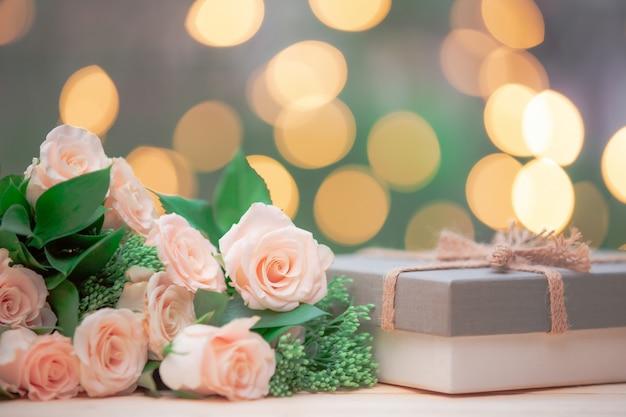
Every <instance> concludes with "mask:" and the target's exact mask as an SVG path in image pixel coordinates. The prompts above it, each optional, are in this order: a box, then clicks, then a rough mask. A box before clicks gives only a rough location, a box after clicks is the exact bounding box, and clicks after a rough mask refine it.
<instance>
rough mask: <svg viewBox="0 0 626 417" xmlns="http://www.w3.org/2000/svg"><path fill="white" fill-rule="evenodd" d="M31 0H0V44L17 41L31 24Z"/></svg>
mask: <svg viewBox="0 0 626 417" xmlns="http://www.w3.org/2000/svg"><path fill="white" fill-rule="evenodd" d="M34 20H35V2H34V1H33V0H3V1H0V46H1V45H8V44H10V43H13V42H16V41H18V40H19V39H20V38H22V36H24V35H25V34H26V33H27V32H28V31H29V30H30V28H31V27H32V26H33V21H34Z"/></svg>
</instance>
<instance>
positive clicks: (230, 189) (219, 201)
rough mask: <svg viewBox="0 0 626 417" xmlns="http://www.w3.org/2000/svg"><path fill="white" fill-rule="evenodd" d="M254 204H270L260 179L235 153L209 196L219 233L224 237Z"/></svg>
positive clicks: (263, 183)
mask: <svg viewBox="0 0 626 417" xmlns="http://www.w3.org/2000/svg"><path fill="white" fill-rule="evenodd" d="M256 202H261V203H266V204H271V203H272V199H271V198H270V192H269V190H268V189H267V185H266V184H265V181H264V180H263V178H261V176H260V175H259V174H257V172H256V171H255V170H254V169H253V168H252V167H251V166H250V164H248V160H247V159H246V157H245V156H244V154H243V153H242V152H241V150H239V151H237V153H235V156H234V157H233V159H232V160H231V161H230V163H229V164H228V165H226V167H225V168H224V171H223V172H222V176H221V177H220V180H219V181H218V183H217V185H216V187H215V193H214V194H213V203H214V204H213V206H214V207H215V213H214V214H215V220H216V223H217V227H218V229H219V230H220V233H221V234H222V235H223V234H224V233H226V232H227V231H228V229H230V227H231V226H232V225H233V224H235V223H237V222H238V221H239V219H240V218H241V216H242V215H243V214H244V213H245V212H246V211H247V210H248V208H249V207H250V205H252V203H256ZM220 237H221V236H220Z"/></svg>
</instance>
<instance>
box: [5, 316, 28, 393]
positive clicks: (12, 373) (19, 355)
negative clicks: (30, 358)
mask: <svg viewBox="0 0 626 417" xmlns="http://www.w3.org/2000/svg"><path fill="white" fill-rule="evenodd" d="M36 339H37V335H36V334H35V332H33V331H32V330H29V329H27V328H24V327H15V328H13V329H9V330H6V331H4V332H3V333H2V334H0V387H2V389H4V390H5V391H7V392H12V393H17V394H20V395H26V390H25V389H24V388H23V387H22V383H21V382H22V368H23V367H24V359H25V358H26V352H27V351H28V349H29V348H30V347H31V346H32V344H33V343H34V342H35V340H36Z"/></svg>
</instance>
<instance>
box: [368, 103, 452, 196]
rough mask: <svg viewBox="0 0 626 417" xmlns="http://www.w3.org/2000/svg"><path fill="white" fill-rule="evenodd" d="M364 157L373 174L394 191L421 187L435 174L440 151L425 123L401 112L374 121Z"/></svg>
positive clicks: (431, 131)
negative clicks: (367, 160)
mask: <svg viewBox="0 0 626 417" xmlns="http://www.w3.org/2000/svg"><path fill="white" fill-rule="evenodd" d="M367 157H368V159H369V162H370V165H371V167H372V170H373V171H374V173H375V174H376V175H377V176H378V177H380V178H382V179H383V180H385V181H386V182H388V183H389V186H390V187H391V188H393V189H395V190H397V191H403V192H409V191H415V190H417V189H419V188H423V187H424V186H425V185H427V184H428V183H429V182H430V181H431V180H432V179H433V177H434V176H435V174H436V173H437V169H438V168H439V164H440V162H441V149H440V147H439V142H438V140H437V134H436V133H435V131H434V130H433V128H432V127H431V126H430V124H428V122H427V121H426V120H424V119H423V118H421V117H420V116H418V115H417V114H415V113H411V112H407V111H402V112H395V113H390V114H388V115H386V116H385V117H383V118H381V119H380V120H378V121H377V122H376V124H375V125H374V126H373V127H372V130H371V131H370V134H369V137H368V139H367Z"/></svg>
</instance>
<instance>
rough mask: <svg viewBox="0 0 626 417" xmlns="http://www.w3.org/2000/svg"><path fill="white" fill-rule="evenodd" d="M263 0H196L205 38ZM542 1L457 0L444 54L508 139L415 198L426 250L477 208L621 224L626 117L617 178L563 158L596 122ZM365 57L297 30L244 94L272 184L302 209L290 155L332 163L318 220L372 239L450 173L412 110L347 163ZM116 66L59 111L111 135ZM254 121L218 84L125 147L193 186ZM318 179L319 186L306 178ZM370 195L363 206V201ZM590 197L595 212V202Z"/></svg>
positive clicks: (328, 14) (8, 28) (145, 169)
mask: <svg viewBox="0 0 626 417" xmlns="http://www.w3.org/2000/svg"><path fill="white" fill-rule="evenodd" d="M308 4H309V7H310V9H311V11H312V14H313V16H314V17H315V18H317V19H318V20H319V21H320V22H322V23H323V24H324V25H326V26H327V27H329V28H332V29H333V30H337V31H343V32H358V31H366V30H369V29H372V28H374V27H375V26H376V25H378V24H380V23H381V22H383V21H384V19H385V17H386V16H387V14H388V13H389V11H390V10H391V8H392V7H393V5H392V2H391V0H341V1H339V0H309V2H308ZM264 13H265V5H264V2H263V0H196V1H195V2H193V3H192V4H191V6H190V7H189V9H188V11H187V14H186V19H185V23H184V25H185V30H186V31H187V33H188V35H189V36H190V37H191V38H193V39H194V40H196V41H197V42H199V43H201V44H203V45H206V46H207V47H208V48H229V47H233V46H236V45H240V44H242V43H244V42H246V41H248V40H249V39H251V38H252V37H254V36H255V34H256V33H257V31H258V30H259V29H260V27H261V26H262V24H263V20H264ZM35 17H36V4H35V2H34V1H33V0H4V1H2V2H0V47H1V46H2V45H7V44H10V43H15V42H18V41H19V39H20V38H21V37H22V36H23V35H24V34H25V33H27V32H28V30H29V29H30V27H31V26H32V25H33V24H36V18H35ZM544 31H545V28H544V21H543V16H542V14H541V11H540V9H539V8H538V6H537V5H536V4H535V3H534V1H533V0H515V1H512V0H511V1H506V2H503V1H501V0H455V1H454V3H453V6H452V8H451V9H450V31H449V33H448V34H447V36H446V37H445V38H444V39H443V40H442V42H441V45H440V50H439V58H440V61H439V66H440V69H441V71H442V73H443V74H444V76H445V78H446V80H447V81H448V82H449V84H450V85H451V86H453V87H454V88H455V89H456V90H458V92H460V93H461V94H464V95H468V96H473V97H476V98H478V99H481V100H483V101H484V112H483V122H484V128H485V132H486V136H487V137H488V139H485V140H491V142H492V143H493V145H494V146H495V147H496V148H497V150H498V151H497V152H494V153H491V154H489V155H485V156H484V157H482V158H481V159H480V160H478V161H476V162H475V163H474V165H473V167H472V169H471V170H470V172H469V173H468V174H467V178H466V180H465V194H466V195H465V198H466V202H467V204H466V205H461V204H459V203H456V202H453V201H447V200H441V199H439V200H436V201H431V202H426V203H424V204H422V205H421V206H420V207H417V208H416V210H415V212H414V214H413V215H412V216H411V218H410V219H409V221H408V223H407V224H406V225H405V227H404V230H405V236H404V247H405V248H407V249H428V248H430V247H432V245H433V242H434V234H433V232H434V231H436V230H439V229H441V228H444V227H450V226H451V225H452V226H453V227H454V228H455V229H457V231H459V232H461V233H463V234H465V235H467V236H470V237H471V236H473V234H474V226H473V224H474V222H475V221H476V219H477V220H478V221H480V222H481V223H483V224H484V225H486V226H488V227H489V228H491V229H494V230H501V229H505V228H506V227H508V225H509V223H510V222H511V221H512V220H515V221H517V222H518V223H520V224H522V225H524V226H525V227H527V228H529V229H531V230H534V231H540V230H541V229H543V228H546V227H547V228H550V229H555V230H557V231H560V230H563V229H565V228H566V227H568V226H570V225H572V224H575V225H576V226H577V227H578V228H579V229H581V231H582V232H583V235H584V236H585V237H586V239H588V240H589V241H591V242H592V244H594V245H597V246H599V245H600V244H601V243H602V241H603V240H604V239H605V236H606V235H607V233H608V228H609V220H610V219H609V210H608V205H607V201H606V200H605V198H604V197H603V195H602V192H601V191H600V189H599V187H600V186H601V185H604V186H606V188H607V189H608V190H609V191H610V193H611V194H612V196H613V197H614V198H616V199H617V200H619V201H621V202H624V203H626V175H625V174H626V166H625V165H624V164H623V163H622V161H621V159H622V155H624V152H626V128H624V129H621V130H619V131H617V132H615V134H614V136H613V137H612V138H610V140H609V141H608V144H607V146H606V148H605V149H604V153H603V157H602V162H601V169H602V178H603V180H604V184H594V183H592V182H591V181H581V182H577V183H573V182H572V180H571V179H570V177H569V175H568V173H567V171H566V168H567V167H568V166H570V165H572V164H574V163H575V162H576V161H577V159H578V157H579V155H580V152H581V150H582V147H583V143H584V138H585V127H584V123H583V120H582V117H581V115H580V112H579V111H578V109H577V107H576V105H575V104H574V103H573V102H572V101H571V100H570V99H569V98H568V97H566V96H565V95H563V94H562V93H560V92H558V91H554V90H551V89H550V82H549V77H548V75H547V73H546V71H545V69H544V68H543V66H542V64H541V62H540V61H539V60H538V59H537V58H536V57H534V56H533V55H532V53H531V52H530V51H529V49H531V48H533V47H535V46H537V45H539V44H540V43H541V42H542V41H543V38H544ZM352 71H356V69H354V68H350V67H349V65H348V62H347V60H346V58H345V56H344V52H343V51H341V50H340V49H339V48H338V47H336V46H334V45H332V44H330V43H328V42H324V41H321V40H305V41H299V42H295V43H293V44H291V45H289V46H287V47H285V48H284V49H282V50H280V51H279V52H278V53H276V54H275V55H273V56H272V57H271V58H270V59H269V60H267V61H266V62H259V63H258V66H257V68H256V70H255V71H252V72H251V73H250V74H249V76H248V79H247V82H246V89H245V94H246V97H245V99H246V102H247V104H248V106H249V108H250V109H251V110H252V111H253V113H254V114H255V115H256V116H257V117H258V118H259V119H261V120H262V121H263V122H264V123H267V124H268V125H270V126H272V131H273V141H274V144H275V146H276V149H277V150H278V153H279V155H280V158H273V157H271V156H269V155H263V154H254V155H249V156H248V161H249V162H250V164H251V165H252V167H253V168H255V169H256V170H257V172H259V174H260V175H261V176H263V177H264V179H265V180H266V182H267V184H268V187H269V189H270V193H271V197H272V200H273V202H274V204H276V205H277V206H279V207H281V208H282V209H283V210H284V211H285V212H286V213H287V214H288V215H289V216H290V217H292V218H294V217H295V216H296V214H297V213H298V210H299V208H300V204H301V195H300V193H301V192H304V191H303V190H301V188H300V185H299V184H298V182H297V181H296V180H295V179H294V177H293V175H292V173H291V171H292V169H293V167H295V168H297V169H304V170H319V169H322V168H327V167H331V166H333V167H335V166H336V167H335V168H333V169H332V170H330V171H329V173H328V175H327V176H325V178H324V179H323V180H322V181H321V182H320V183H319V184H318V185H317V188H316V189H315V190H313V191H312V192H313V193H314V198H313V216H314V221H315V223H316V225H317V227H318V228H319V230H320V231H321V232H322V233H323V234H324V236H325V237H326V238H327V239H329V240H330V241H332V242H335V243H337V244H339V245H343V246H348V247H350V246H357V245H365V244H367V243H368V242H369V241H370V240H372V239H373V238H374V237H375V236H376V235H377V234H378V233H379V232H380V231H381V229H382V228H384V227H385V224H386V222H388V221H389V215H390V210H391V205H392V203H393V201H392V200H393V198H394V195H395V194H397V193H403V194H419V193H420V190H422V189H424V188H425V187H427V186H428V185H429V184H430V183H431V182H432V181H433V179H434V178H435V177H436V176H437V174H438V173H439V170H440V168H441V165H442V151H441V144H440V139H439V138H438V134H437V129H435V128H434V127H433V126H432V125H431V124H430V123H429V121H428V120H427V119H426V118H425V117H424V116H422V115H420V114H417V113H416V112H414V111H411V110H410V109H403V110H398V111H392V112H389V113H387V114H385V115H383V116H382V117H380V118H378V119H377V120H376V121H375V122H374V123H373V125H372V127H371V128H370V129H369V131H368V132H367V134H366V135H365V137H366V155H367V160H366V161H362V162H360V163H357V164H354V163H345V164H344V163H342V161H343V159H344V158H345V157H346V155H347V154H348V153H349V152H350V151H351V149H352V148H353V146H354V145H355V141H356V138H357V134H356V126H357V125H358V120H359V117H361V116H360V115H359V114H356V113H354V111H353V110H352V109H351V108H350V106H349V105H348V104H346V102H344V101H343V100H342V99H341V98H340V96H341V93H342V91H343V89H344V87H345V85H346V82H347V80H348V78H349V76H350V74H351V72H352ZM119 101H120V100H119V93H118V87H117V86H116V81H115V80H114V79H112V78H111V76H110V75H109V74H108V73H107V71H106V70H105V68H103V66H100V65H90V66H86V67H83V68H79V69H77V70H76V71H75V72H74V73H72V74H68V77H67V80H66V82H65V84H64V86H63V88H62V90H61V92H60V96H59V120H60V122H64V123H70V124H74V125H78V126H82V127H85V128H87V129H89V130H91V131H93V132H94V133H96V134H98V135H100V136H101V137H102V138H103V140H106V134H107V132H108V130H109V129H110V128H111V126H113V125H114V123H115V122H116V119H117V116H118V113H119V112H120V108H119ZM245 129H246V126H245V125H244V123H243V121H242V117H241V115H240V114H239V113H238V111H237V109H236V108H235V107H233V106H232V105H231V104H229V103H227V102H225V101H220V100H213V99H210V98H208V99H207V100H206V101H202V102H200V103H196V104H195V105H193V106H192V107H190V108H188V109H187V110H186V111H185V112H184V113H183V114H182V116H181V117H180V119H179V120H178V122H177V124H176V126H174V128H173V132H174V133H173V137H172V142H171V147H167V148H164V147H154V146H147V145H142V146H139V147H137V148H135V149H134V150H132V151H131V152H130V153H129V154H128V155H126V158H127V159H128V161H129V163H130V164H131V166H132V167H133V169H134V170H135V173H136V175H137V176H138V177H139V178H140V179H141V181H142V182H143V183H144V185H146V186H147V187H148V188H150V189H153V190H155V191H158V192H161V193H166V194H178V195H181V196H183V197H189V198H193V197H196V196H197V193H198V184H197V182H198V179H197V175H198V174H199V173H209V172H215V171H218V170H220V169H221V168H223V167H224V166H225V165H226V164H227V163H228V161H229V160H230V158H231V157H232V156H233V154H234V153H235V151H236V150H237V149H238V148H239V147H241V146H242V143H243V141H244V137H245ZM306 192H310V190H306ZM364 208H366V209H364ZM590 210H593V213H594V215H593V216H590V215H589V213H590Z"/></svg>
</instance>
